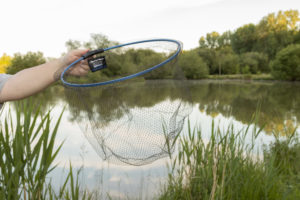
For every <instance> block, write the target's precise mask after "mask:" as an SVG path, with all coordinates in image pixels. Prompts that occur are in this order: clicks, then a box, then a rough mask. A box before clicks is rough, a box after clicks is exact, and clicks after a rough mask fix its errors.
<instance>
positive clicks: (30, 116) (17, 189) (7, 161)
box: [0, 101, 92, 200]
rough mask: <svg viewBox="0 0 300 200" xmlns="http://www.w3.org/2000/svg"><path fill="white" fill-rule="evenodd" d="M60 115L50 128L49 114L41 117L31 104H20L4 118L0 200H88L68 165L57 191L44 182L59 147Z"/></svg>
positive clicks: (0, 145)
mask: <svg viewBox="0 0 300 200" xmlns="http://www.w3.org/2000/svg"><path fill="white" fill-rule="evenodd" d="M62 114H63V113H61V115H60V116H59V118H58V119H57V121H56V123H55V125H54V127H50V125H51V124H52V123H51V121H52V119H51V111H48V112H47V113H46V114H43V115H41V112H40V109H39V107H36V104H34V103H33V102H32V101H22V102H19V103H17V106H16V112H14V113H13V112H11V111H9V112H8V114H7V116H5V119H4V121H3V123H2V126H1V128H0V166H1V168H0V170H1V171H0V199H6V200H17V199H24V200H26V199H37V200H41V199H91V197H92V195H91V194H88V193H87V192H86V191H83V192H82V191H80V184H79V182H78V174H77V177H74V175H73V171H72V166H71V165H70V171H69V174H68V176H67V178H66V180H65V181H64V184H63V186H62V187H61V189H60V191H59V192H55V191H54V189H53V187H52V185H51V183H50V182H49V180H48V179H47V176H48V175H49V173H50V172H51V171H52V170H53V169H54V168H55V167H56V165H55V164H54V160H55V158H56V156H57V154H58V153H59V151H60V149H61V147H62V144H60V145H59V146H58V147H56V148H55V139H56V135H57V130H58V127H59V124H60V120H61V117H62ZM79 172H80V171H79ZM79 172H78V173H79Z"/></svg>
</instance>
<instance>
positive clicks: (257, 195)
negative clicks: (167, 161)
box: [159, 122, 300, 200]
mask: <svg viewBox="0 0 300 200" xmlns="http://www.w3.org/2000/svg"><path fill="white" fill-rule="evenodd" d="M188 130H189V131H188V135H186V136H183V137H182V138H181V140H180V144H179V145H180V147H179V152H178V155H177V156H176V158H175V159H173V160H172V162H171V165H170V173H169V176H168V183H167V185H166V186H165V188H164V190H163V191H162V194H161V195H160V196H159V199H161V200H163V199H191V200H192V199H204V200H205V199H230V200H234V199H299V198H300V189H299V188H300V187H299V186H300V185H299V156H298V155H297V154H299V145H298V144H297V145H295V147H290V146H288V145H286V144H285V143H276V144H274V146H271V147H270V148H267V147H265V151H264V157H263V158H262V159H259V158H260V154H259V152H258V153H254V151H255V150H256V148H255V141H256V140H257V138H258V136H259V134H260V132H261V129H260V130H258V129H256V128H254V131H253V132H252V133H251V132H250V129H249V126H248V127H247V128H246V129H244V130H240V131H236V129H235V128H234V127H233V126H228V127H227V129H226V130H225V131H224V132H222V131H220V128H219V127H216V128H215V127H214V122H213V123H212V132H211V137H210V138H209V139H208V141H207V140H206V139H205V138H204V137H203V135H202V133H201V131H199V130H196V129H193V130H192V129H191V128H190V125H189V129H188ZM246 135H251V136H250V137H251V138H252V140H251V141H250V142H247V139H246ZM283 149H284V152H283V153H282V152H281V151H280V150H283ZM285 156H286V157H285ZM286 172H288V174H286Z"/></svg>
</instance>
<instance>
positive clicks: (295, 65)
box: [271, 44, 300, 81]
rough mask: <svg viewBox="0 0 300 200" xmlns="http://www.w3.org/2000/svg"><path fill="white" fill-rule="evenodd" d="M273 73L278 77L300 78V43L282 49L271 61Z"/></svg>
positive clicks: (292, 79)
mask: <svg viewBox="0 0 300 200" xmlns="http://www.w3.org/2000/svg"><path fill="white" fill-rule="evenodd" d="M271 67H272V75H273V76H274V77H275V78H276V79H281V80H289V81H297V80H298V81H299V80H300V44H296V45H290V46H288V47H286V48H284V49H282V50H281V51H280V52H278V54H277V55H276V57H275V59H274V60H273V61H272V63H271Z"/></svg>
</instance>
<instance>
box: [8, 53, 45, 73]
mask: <svg viewBox="0 0 300 200" xmlns="http://www.w3.org/2000/svg"><path fill="white" fill-rule="evenodd" d="M45 62H46V59H45V58H44V57H43V53H41V52H36V53H34V52H28V53H27V54H25V55H22V54H20V53H17V54H15V55H14V57H13V58H12V60H11V64H10V66H9V67H8V68H7V69H6V73H8V74H15V73H17V72H18V71H21V70H23V69H26V68H30V67H33V66H37V65H40V64H43V63H45Z"/></svg>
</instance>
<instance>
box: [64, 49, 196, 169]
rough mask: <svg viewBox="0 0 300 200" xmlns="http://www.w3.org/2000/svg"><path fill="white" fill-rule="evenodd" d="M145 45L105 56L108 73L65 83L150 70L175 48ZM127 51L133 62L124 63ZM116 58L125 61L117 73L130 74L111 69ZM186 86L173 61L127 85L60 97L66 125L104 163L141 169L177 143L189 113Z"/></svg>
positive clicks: (72, 91)
mask: <svg viewBox="0 0 300 200" xmlns="http://www.w3.org/2000/svg"><path fill="white" fill-rule="evenodd" d="M146 45H147V47H144V46H143V45H141V44H139V45H138V47H137V46H134V47H130V48H128V47H126V49H122V48H120V49H116V51H117V53H115V52H113V53H111V52H107V53H106V54H105V56H106V62H107V68H106V69H104V70H103V71H102V70H101V71H97V72H94V73H92V72H91V74H89V75H88V76H87V77H83V78H82V77H78V78H74V77H66V79H68V78H70V79H69V80H68V81H69V82H73V83H91V82H99V80H100V81H105V80H113V79H116V78H118V77H120V76H121V77H122V76H126V75H128V74H132V73H135V72H137V71H140V70H137V69H145V68H147V67H151V66H154V65H155V64H158V63H160V62H162V61H163V60H165V59H166V58H167V57H168V56H170V55H172V53H174V51H176V48H177V47H176V46H174V45H173V44H171V46H170V45H168V44H152V45H153V46H152V45H151V44H146ZM172 45H173V46H172ZM141 46H143V47H142V48H141ZM158 47H159V48H160V50H159V51H157V49H158ZM128 51H133V52H134V54H135V57H134V59H133V58H132V57H130V58H128V56H129V55H130V53H128ZM146 52H147V53H146ZM114 53H115V54H114ZM131 53H132V52H131ZM113 54H114V55H113ZM124 54H125V55H124ZM154 54H157V55H155V56H154V57H155V58H156V60H155V59H154V58H153V57H152V56H153V55H154ZM107 55H109V56H107ZM158 55H159V56H158ZM120 56H121V57H124V58H122V59H121V58H119V57H120ZM158 58H159V59H158ZM111 59H115V60H111ZM117 59H120V60H122V61H124V62H120V63H119V64H120V65H121V66H120V68H122V67H123V66H126V65H127V66H126V67H128V68H130V66H133V68H134V69H131V71H130V70H129V71H130V73H129V71H128V70H124V71H123V72H122V73H121V72H120V71H118V72H115V71H114V69H115V68H114V67H112V66H113V65H114V64H113V63H114V62H116V60H117ZM126 59H129V60H130V62H129V61H128V60H127V61H126ZM153 59H154V60H153ZM126 62H128V63H126ZM122 64H124V65H122ZM115 67H116V66H115ZM105 70H106V71H107V72H105ZM113 72H114V73H115V75H112V74H113ZM109 74H110V75H109ZM96 76H98V77H97V79H96V78H95V77H96ZM91 77H92V78H91ZM166 78H167V80H166ZM162 79H164V80H162ZM186 85H187V84H186V82H185V80H184V75H183V72H182V70H181V69H180V68H179V66H178V64H177V63H176V61H173V62H171V63H168V64H166V65H164V66H162V67H160V68H157V69H155V70H153V71H152V72H150V73H147V74H145V75H143V76H139V77H136V78H133V79H130V80H127V81H122V82H117V83H113V84H109V85H103V86H96V87H84V88H80V87H78V88H77V87H66V89H65V92H66V98H68V102H70V104H69V110H70V111H71V113H72V119H71V120H73V121H74V122H75V121H76V122H77V123H78V124H79V126H80V128H81V130H82V132H83V133H84V134H85V136H86V138H87V140H88V141H89V143H90V144H91V145H92V146H93V148H94V149H95V151H96V152H97V154H98V155H99V156H100V157H101V158H102V159H103V160H107V161H109V162H111V163H117V164H129V165H144V164H148V163H151V162H153V161H155V160H157V159H159V158H162V157H166V156H168V155H169V154H170V153H172V152H173V151H174V147H175V141H176V138H177V137H178V135H179V134H180V132H181V130H182V128H183V124H184V121H185V119H186V117H187V116H188V115H189V114H190V112H191V110H192V105H191V104H190V103H188V102H190V101H188V99H189V97H190V94H189V90H188V88H187V87H186Z"/></svg>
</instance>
